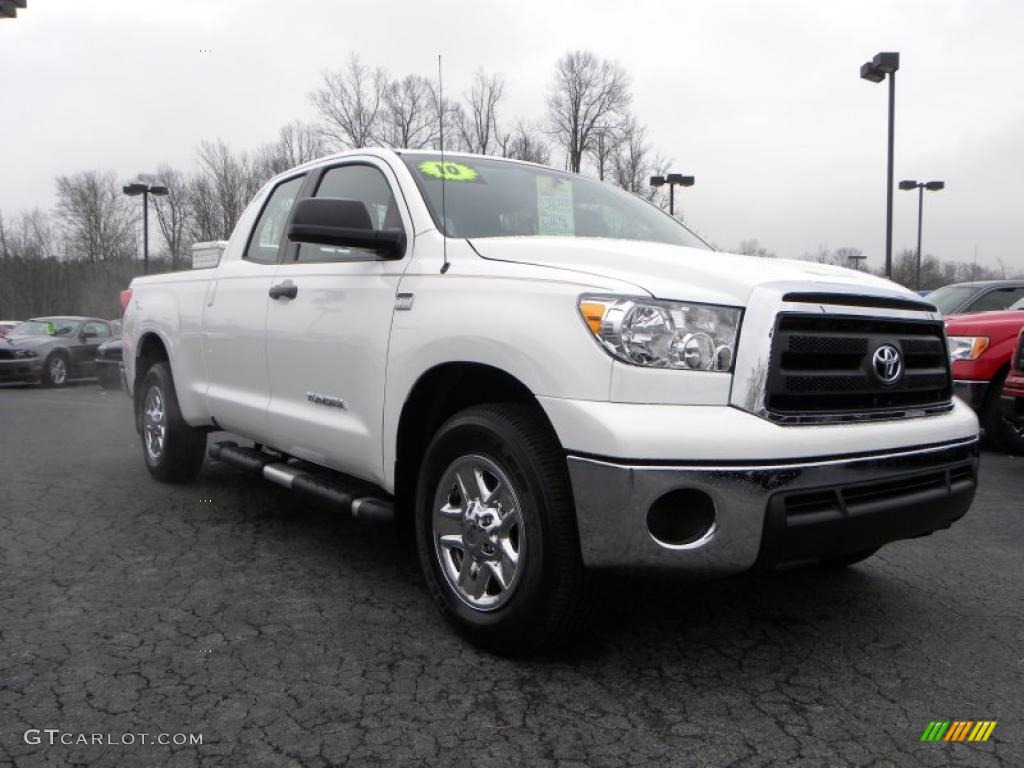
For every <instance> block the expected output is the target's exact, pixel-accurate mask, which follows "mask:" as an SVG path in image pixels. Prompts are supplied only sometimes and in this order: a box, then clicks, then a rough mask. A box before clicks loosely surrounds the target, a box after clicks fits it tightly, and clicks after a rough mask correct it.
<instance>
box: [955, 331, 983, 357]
mask: <svg viewBox="0 0 1024 768" xmlns="http://www.w3.org/2000/svg"><path fill="white" fill-rule="evenodd" d="M946 343H947V344H949V359H950V360H977V359H978V358H979V357H981V353H982V352H984V351H985V350H986V349H988V336H950V337H949V338H948V339H946Z"/></svg>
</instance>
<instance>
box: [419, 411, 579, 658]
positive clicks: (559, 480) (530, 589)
mask: <svg viewBox="0 0 1024 768" xmlns="http://www.w3.org/2000/svg"><path fill="white" fill-rule="evenodd" d="M481 458H482V459H483V460H484V461H485V462H490V463H492V465H493V466H494V467H497V469H499V470H500V471H501V472H502V473H504V475H505V479H506V480H507V481H508V484H509V485H510V487H511V488H512V497H509V496H502V498H504V499H506V500H509V499H510V498H514V499H517V500H518V510H519V519H520V520H521V522H522V529H521V530H520V529H519V528H518V526H517V527H516V528H515V536H516V537H517V540H516V541H517V543H516V546H517V548H518V552H519V555H517V557H518V558H519V559H520V560H521V562H520V563H519V564H518V565H516V566H515V571H514V574H515V575H514V576H513V577H512V578H510V579H508V584H509V585H511V589H507V590H499V593H500V595H499V598H495V599H501V600H503V601H504V602H501V603H500V605H498V606H497V607H494V608H490V609H481V608H479V607H475V606H474V605H472V604H471V603H470V602H469V600H472V599H473V598H472V596H468V595H467V597H463V596H462V595H461V594H460V593H459V592H458V591H457V589H458V586H457V585H453V583H452V579H454V578H455V577H454V576H452V575H450V571H448V570H446V567H450V563H454V562H455V560H456V559H459V558H458V557H457V553H458V551H459V550H458V549H457V548H456V549H453V550H448V549H446V548H444V547H442V546H441V545H440V544H439V543H436V542H435V531H434V525H435V514H434V513H435V510H434V507H435V498H437V497H439V498H444V499H447V501H446V502H445V503H446V505H449V506H450V505H451V504H452V498H453V497H452V495H451V494H452V493H453V492H454V493H455V494H456V498H457V497H458V491H457V490H456V489H457V487H458V486H457V485H453V486H452V490H451V491H448V492H447V494H446V495H444V496H441V494H444V493H445V489H444V486H442V485H441V483H442V481H443V480H444V479H445V477H446V476H447V477H451V474H450V473H451V472H453V471H455V468H456V467H458V466H460V464H459V462H461V461H473V460H477V459H481ZM446 485H447V483H446ZM480 498H481V499H483V496H482V495H481V497H480ZM468 505H469V501H468V500H467V499H463V500H462V501H461V502H460V504H459V506H461V507H462V508H464V509H468V508H469V506H468ZM515 506H516V505H513V504H511V503H509V504H506V505H505V508H504V511H503V513H502V512H499V513H498V515H497V519H498V520H502V516H503V515H504V516H505V517H510V516H511V513H510V509H514V507H515ZM497 509H499V510H501V509H502V507H501V504H500V502H499V503H498V506H497ZM477 510H478V511H481V507H477ZM482 511H486V509H483V510H482ZM438 519H440V518H438ZM463 519H464V518H463V517H460V516H459V513H458V512H456V513H455V517H454V521H453V522H452V523H451V524H452V525H455V526H457V527H458V526H464V525H468V524H467V523H463V522H462V521H463ZM486 519H487V518H484V520H485V522H486ZM439 524H443V523H439ZM502 524H504V523H502ZM415 525H416V542H417V548H418V550H419V555H420V564H421V566H422V568H423V573H424V575H425V577H426V582H427V586H428V588H429V590H430V593H431V595H432V596H433V598H434V600H435V602H436V603H437V605H438V607H439V608H440V610H441V613H442V614H443V615H444V616H445V618H446V619H448V621H449V622H451V623H452V624H453V625H454V626H455V628H456V629H457V630H458V631H459V632H460V633H461V634H462V635H463V636H465V637H466V638H467V639H469V640H470V641H471V642H472V643H474V644H475V645H478V646H480V647H481V648H484V649H487V650H489V651H492V652H495V653H499V654H502V655H507V656H523V655H528V654H533V653H538V652H540V651H544V650H550V649H552V648H555V647H557V646H559V645H562V644H564V643H565V642H567V641H568V640H570V639H571V638H572V636H573V635H574V633H575V632H576V631H577V630H578V629H579V628H580V627H581V626H582V624H583V622H584V620H585V618H586V613H587V610H588V608H589V603H590V600H589V596H590V588H589V587H590V584H589V579H588V577H587V573H586V571H585V569H584V567H583V561H582V558H581V555H580V548H579V534H578V532H577V528H576V513H575V507H574V505H573V501H572V492H571V489H570V485H569V476H568V468H567V466H566V461H565V453H564V451H563V450H562V448H561V446H560V445H559V443H558V440H557V438H556V436H555V435H554V434H553V432H552V430H551V427H550V426H549V425H548V423H547V422H546V420H545V419H544V418H543V416H542V414H540V413H538V412H537V411H536V410H535V409H534V408H531V407H529V406H527V405H522V404H518V403H503V404H495V405H483V406H475V407H472V408H467V409H466V410H464V411H461V412H459V413H457V414H455V415H454V416H452V417H451V418H450V419H448V421H446V422H445V423H444V424H443V425H442V426H441V428H440V429H439V430H438V431H437V433H436V434H435V435H434V437H433V439H432V440H431V442H430V445H429V446H428V447H427V451H426V455H425V457H424V460H423V463H422V466H421V469H420V475H419V482H418V484H417V490H416V515H415ZM474 535H475V534H472V533H466V534H465V536H466V538H465V539H463V540H462V541H463V547H464V548H463V550H462V556H461V559H460V562H461V567H464V568H470V569H471V572H472V568H473V567H476V568H478V570H477V571H476V573H483V574H487V573H488V571H487V570H485V569H484V568H483V567H482V566H481V564H480V563H479V562H478V561H476V560H472V567H471V565H470V562H471V558H470V555H469V554H468V552H469V551H470V550H469V549H468V548H466V547H468V546H471V545H472V542H473V538H471V537H473V536H474ZM520 537H521V538H520ZM467 542H469V544H467ZM482 546H483V547H484V549H485V550H486V548H487V547H488V545H487V544H483V545H482ZM490 551H491V552H492V553H493V551H494V550H493V547H492V548H491V550H490ZM442 552H446V553H448V556H449V557H450V558H452V560H451V561H450V563H449V561H445V560H444V558H445V555H444V554H442ZM446 563H448V565H446ZM461 567H460V569H459V570H460V578H461ZM484 579H485V580H487V579H491V581H487V588H490V587H491V586H500V585H499V583H498V582H497V581H495V580H494V579H493V577H492V576H485V577H484ZM478 583H479V582H478ZM506 591H507V593H508V594H507V595H506V594H505V592H506ZM482 599H491V598H490V596H488V595H487V594H486V592H485V594H484V595H483V596H482Z"/></svg>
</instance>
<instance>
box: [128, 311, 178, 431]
mask: <svg viewBox="0 0 1024 768" xmlns="http://www.w3.org/2000/svg"><path fill="white" fill-rule="evenodd" d="M170 360H171V357H170V355H169V354H168V351H167V345H166V343H164V340H163V339H162V338H161V337H160V334H158V333H156V332H155V331H147V332H146V333H144V334H142V336H140V337H139V341H138V344H137V345H136V351H135V376H134V378H133V381H134V384H133V386H132V400H133V402H134V405H135V409H134V410H135V430H136V431H137V432H141V431H142V420H141V408H142V381H143V379H145V378H146V373H148V372H149V369H150V368H152V367H153V366H154V365H156V364H157V363H160V362H166V363H168V364H170Z"/></svg>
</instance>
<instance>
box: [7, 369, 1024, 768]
mask: <svg viewBox="0 0 1024 768" xmlns="http://www.w3.org/2000/svg"><path fill="white" fill-rule="evenodd" d="M205 499H209V500H211V501H202V500H205ZM1022 543H1024V458H1016V459H1014V458H1010V457H1007V456H1002V455H997V454H993V453H986V454H985V455H984V456H983V459H982V485H981V490H980V492H979V495H978V498H977V500H976V502H975V505H974V507H973V509H972V510H971V511H970V512H969V513H968V515H967V517H965V518H964V519H963V520H962V521H960V523H958V524H956V525H955V526H954V527H953V529H952V530H951V531H946V532H941V533H938V534H936V535H934V536H931V537H928V538H925V539H920V540H917V541H911V542H900V543H897V544H894V545H890V546H889V547H887V548H885V549H883V550H882V552H881V553H880V554H879V555H876V556H875V557H873V558H871V559H870V560H867V561H866V562H864V563H862V564H860V565H858V566H855V567H853V568H850V569H847V570H846V571H841V572H832V573H821V572H806V571H805V572H797V573H787V574H780V575H775V576H770V577H764V576H762V577H757V578H755V577H740V578H734V579H729V580H726V581H718V582H694V581H683V580H680V579H679V578H676V577H666V576H661V577H658V576H645V577H638V576H630V577H625V576H614V577H606V578H603V579H602V580H601V587H600V589H601V592H600V594H601V600H600V606H601V610H600V613H599V615H598V616H597V617H596V618H595V620H594V621H593V624H592V626H591V627H589V628H588V630H587V632H586V634H585V637H584V638H583V640H582V641H581V643H580V644H578V645H576V646H575V647H573V648H571V649H568V650H566V651H564V652H562V653H560V654H558V655H557V656H553V657H548V658H542V659H532V660H529V661H521V660H520V661H507V660H503V659H498V658H495V657H492V656H489V655H487V654H484V653H481V652H479V651H477V650H475V649H473V648H472V647H470V646H468V645H466V644H465V643H464V642H463V641H461V640H460V639H459V638H458V637H457V636H456V635H455V634H453V633H452V632H451V631H450V630H449V629H448V627H447V626H446V625H445V624H444V623H443V621H442V620H441V619H440V617H439V615H438V614H437V612H436V611H435V609H434V607H433V604H432V603H431V601H430V599H429V597H428V595H427V593H426V590H425V589H424V588H423V586H422V585H421V581H420V577H419V572H418V565H417V563H416V561H415V558H414V556H413V555H412V553H410V552H408V551H407V550H406V549H405V548H404V547H403V546H402V545H401V544H399V543H398V542H397V541H396V540H395V537H394V536H393V533H392V531H391V530H390V529H388V528H373V527H366V526H363V525H362V524H360V523H357V522H356V521H355V520H352V519H350V518H346V517H342V516H339V515H337V514H336V513H334V512H333V511H331V510H330V509H328V508H325V507H319V506H310V505H308V504H306V503H304V502H302V501H300V500H297V499H295V498H293V497H291V496H290V495H289V494H288V493H287V492H286V491H285V490H283V489H280V488H278V487H276V486H272V485H269V484H266V483H263V482H261V481H258V480H254V479H252V478H250V477H245V476H243V475H241V474H239V473H237V472H236V471H234V470H232V469H230V468H228V467H226V466H224V465H220V464H214V463H212V462H210V461H209V460H207V463H206V465H205V466H204V469H203V472H202V474H201V476H200V478H199V480H198V481H197V482H196V483H194V484H192V485H186V486H166V485H160V484H158V483H156V482H154V481H153V480H151V479H150V477H149V475H148V474H147V472H146V470H145V467H144V466H143V461H142V457H141V455H140V448H139V443H138V438H137V436H136V435H135V432H134V429H133V426H132V423H131V415H130V406H129V402H128V400H127V398H126V397H125V395H124V394H123V393H117V392H115V393H106V392H103V391H101V390H99V388H98V387H96V386H95V385H93V384H78V385H75V386H72V387H69V388H67V389H62V390H40V389H32V388H26V387H4V388H0V765H14V766H19V768H22V767H24V768H29V767H30V766H51V765H53V766H58V765H60V766H65V765H90V766H134V765H139V766H193V765H198V766H221V765H229V766H247V767H251V768H256V767H258V766H328V765H354V766H362V765H388V766H415V765H456V766H463V765H464V766H473V767H474V768H477V767H482V766H505V765H509V764H526V765H536V766H584V765H587V766H629V765H636V766H652V765H673V766H736V768H741V767H742V768H756V767H758V766H787V767H790V766H791V767H793V768H804V767H807V768H811V767H814V768H817V767H819V766H828V767H830V768H832V767H834V768H845V767H846V766H872V767H874V768H884V767H887V766H892V767H893V768H895V767H896V766H899V767H900V768H903V767H904V766H916V765H920V766H970V767H971V768H988V767H989V766H992V767H995V766H1020V765H1024V557H1022V556H1021V549H1022ZM947 719H948V720H955V719H971V720H979V719H994V720H998V722H999V724H998V726H997V727H996V729H995V731H994V732H993V734H992V738H991V740H990V741H988V742H985V743H959V744H958V743H941V742H940V743H921V742H920V741H919V739H920V736H921V733H922V732H923V730H924V729H925V726H926V725H927V724H928V722H929V721H930V720H947ZM30 728H36V729H44V728H59V729H61V730H62V731H64V732H68V733H71V734H79V733H85V734H92V733H102V734H112V735H113V737H114V738H115V739H117V738H120V735H121V734H124V733H143V732H145V733H149V734H157V733H161V732H164V733H171V734H174V733H187V734H199V733H201V734H202V735H203V743H202V745H187V746H162V745H155V744H147V745H138V744H136V745H133V746H125V745H116V746H112V745H111V746H106V745H71V746H65V745H61V744H59V743H58V744H54V745H52V746H50V745H49V744H48V743H47V742H46V741H45V738H44V741H43V743H42V744H40V745H32V744H26V743H25V741H24V738H23V734H24V732H25V731H26V729H30Z"/></svg>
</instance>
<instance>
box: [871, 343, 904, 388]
mask: <svg viewBox="0 0 1024 768" xmlns="http://www.w3.org/2000/svg"><path fill="white" fill-rule="evenodd" d="M871 366H872V367H873V368H874V369H875V375H876V376H878V378H879V379H881V381H882V383H883V384H895V383H896V382H897V381H899V378H900V376H901V375H902V374H903V356H902V355H901V354H900V351H899V350H898V349H896V347H894V346H892V345H891V344H883V345H882V346H880V347H879V348H878V349H876V350H875V354H874V355H873V356H872V357H871Z"/></svg>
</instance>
